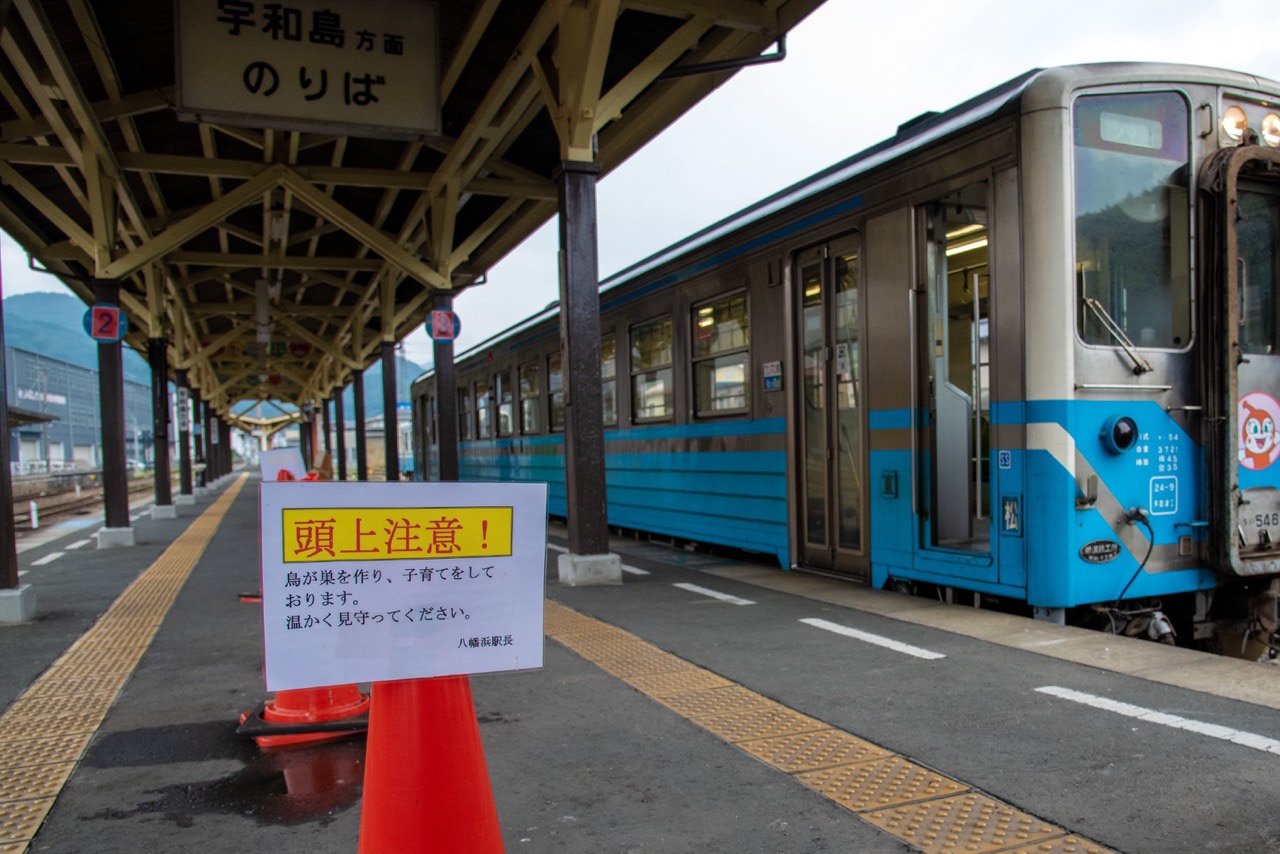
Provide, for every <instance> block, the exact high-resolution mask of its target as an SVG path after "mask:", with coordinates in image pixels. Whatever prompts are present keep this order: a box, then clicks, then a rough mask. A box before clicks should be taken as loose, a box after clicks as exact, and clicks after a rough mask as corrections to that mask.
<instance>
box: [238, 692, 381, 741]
mask: <svg viewBox="0 0 1280 854" xmlns="http://www.w3.org/2000/svg"><path fill="white" fill-rule="evenodd" d="M368 712H369V697H368V695H366V694H361V693H360V689H358V688H357V687H356V686H355V685H330V686H328V687H325V688H298V689H293V690H289V691H280V692H278V693H277V694H276V696H275V699H274V700H268V701H266V702H265V703H263V704H262V705H261V706H259V707H258V708H257V709H256V710H254V711H252V712H245V713H244V714H243V715H241V716H240V727H239V728H238V729H237V730H236V732H238V733H239V734H240V735H244V736H250V737H252V738H253V740H254V741H255V742H257V743H258V747H261V748H262V749H263V750H269V749H272V748H277V747H297V746H298V745H302V744H315V743H317V742H321V741H333V740H334V739H339V738H346V737H347V736H349V735H355V734H357V733H360V732H363V731H364V730H366V729H368V727H369V718H368Z"/></svg>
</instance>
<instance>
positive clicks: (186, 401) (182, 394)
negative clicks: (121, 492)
mask: <svg viewBox="0 0 1280 854" xmlns="http://www.w3.org/2000/svg"><path fill="white" fill-rule="evenodd" d="M173 379H174V383H175V385H177V387H178V394H177V406H176V410H177V416H178V494H179V495H185V496H188V497H190V496H191V495H192V489H191V487H192V478H191V390H190V388H188V386H187V372H186V371H185V370H179V371H175V372H174V377H173Z"/></svg>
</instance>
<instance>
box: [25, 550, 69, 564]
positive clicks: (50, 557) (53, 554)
mask: <svg viewBox="0 0 1280 854" xmlns="http://www.w3.org/2000/svg"><path fill="white" fill-rule="evenodd" d="M62 554H63V553H62V552H49V553H48V554H47V555H45V556H44V557H42V558H40V559H39V560H33V561H31V565H32V566H44V565H45V564H46V563H53V562H54V561H55V560H57V559H58V558H60V557H62Z"/></svg>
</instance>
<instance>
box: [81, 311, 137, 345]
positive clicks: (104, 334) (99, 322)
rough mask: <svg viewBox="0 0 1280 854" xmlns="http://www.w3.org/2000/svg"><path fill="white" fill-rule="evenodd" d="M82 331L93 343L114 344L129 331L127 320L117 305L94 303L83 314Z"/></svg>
mask: <svg viewBox="0 0 1280 854" xmlns="http://www.w3.org/2000/svg"><path fill="white" fill-rule="evenodd" d="M84 331H85V332H87V333H88V335H89V337H90V338H92V339H93V340H94V341H98V342H101V343H103V344H114V343H115V342H117V341H119V340H121V339H122V338H124V336H125V333H127V332H128V331H129V318H128V317H127V316H126V315H125V313H124V312H123V311H121V310H120V306H118V305H113V304H112V303H109V302H100V303H95V304H94V305H92V306H90V307H89V310H88V311H86V312H85V313H84Z"/></svg>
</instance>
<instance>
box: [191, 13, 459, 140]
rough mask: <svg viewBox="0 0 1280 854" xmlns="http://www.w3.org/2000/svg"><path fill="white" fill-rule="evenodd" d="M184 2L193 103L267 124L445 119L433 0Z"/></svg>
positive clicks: (200, 109) (194, 108)
mask: <svg viewBox="0 0 1280 854" xmlns="http://www.w3.org/2000/svg"><path fill="white" fill-rule="evenodd" d="M178 11H179V17H178V26H179V33H178V35H179V47H180V49H179V77H180V84H181V85H180V93H179V95H180V99H181V101H182V112H184V113H199V114H203V115H215V114H217V115H223V114H226V113H228V112H231V113H241V112H242V113H245V114H253V115H256V116H258V117H259V119H260V120H265V121H267V122H269V123H270V124H265V125H263V126H274V125H275V124H281V125H283V124H285V123H287V122H282V121H280V120H282V119H284V120H288V119H296V120H299V121H301V122H302V123H304V124H307V123H311V122H326V123H328V124H330V125H332V124H334V123H335V122H337V123H355V124H359V125H374V126H378V127H382V128H383V129H384V130H387V131H391V132H392V133H393V134H394V133H395V132H396V131H397V129H401V130H412V131H414V132H417V133H420V134H426V133H431V132H433V131H434V130H435V129H436V128H437V127H438V104H435V100H436V98H435V94H434V93H433V92H430V91H426V87H432V86H434V81H435V79H436V78H437V76H438V65H439V59H438V56H437V50H436V41H437V36H436V31H435V8H434V6H433V5H432V4H428V3H419V2H414V0H362V2H361V3H359V4H351V3H335V2H333V0H286V2H272V0H180V2H179V3H178ZM421 98H425V99H426V100H425V103H426V104H427V105H428V106H427V108H426V109H425V110H424V108H423V106H422V103H423V102H422V101H420V100H419V99H421ZM405 110H409V111H410V112H408V113H405V112H404V111H405ZM407 120H409V121H407ZM259 123H261V121H260V122H259Z"/></svg>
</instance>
